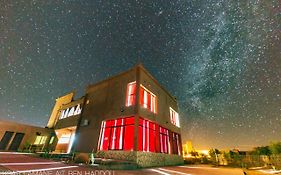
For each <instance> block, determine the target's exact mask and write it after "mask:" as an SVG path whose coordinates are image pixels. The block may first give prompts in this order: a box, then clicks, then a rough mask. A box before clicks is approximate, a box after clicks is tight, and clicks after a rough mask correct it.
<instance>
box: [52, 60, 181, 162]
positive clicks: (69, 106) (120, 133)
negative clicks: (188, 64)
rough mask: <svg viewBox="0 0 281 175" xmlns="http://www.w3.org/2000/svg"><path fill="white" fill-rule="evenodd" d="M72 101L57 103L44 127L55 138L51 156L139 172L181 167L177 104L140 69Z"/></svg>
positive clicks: (95, 86) (67, 98)
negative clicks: (84, 156) (92, 158)
mask: <svg viewBox="0 0 281 175" xmlns="http://www.w3.org/2000/svg"><path fill="white" fill-rule="evenodd" d="M74 95H75V94H74V92H71V93H69V94H66V95H64V96H61V97H59V98H57V99H56V103H55V105H54V107H53V110H52V113H51V116H50V119H49V122H48V124H47V127H48V128H52V129H54V131H55V133H56V136H57V138H56V140H55V143H57V144H56V147H55V148H54V150H55V151H56V152H59V153H70V152H72V151H74V152H79V153H90V152H95V153H96V154H97V156H104V157H106V158H115V159H124V160H130V161H135V162H136V163H139V164H141V165H142V166H155V165H164V164H165V165H168V164H171V165H172V164H177V163H181V162H182V143H181V132H180V119H179V115H178V106H177V102H176V99H175V98H174V97H173V96H171V95H170V94H169V93H168V92H167V91H166V90H165V89H164V88H163V87H162V86H161V85H160V84H159V83H158V81H157V80H156V79H155V78H154V77H153V76H152V75H151V74H150V73H149V72H148V71H147V70H146V69H145V68H144V67H143V66H142V65H137V66H135V67H133V68H132V69H130V70H128V71H126V72H123V73H121V74H118V75H116V76H113V77H111V78H108V79H106V80H103V81H101V82H99V83H97V84H93V85H90V86H88V87H87V88H86V93H85V95H84V96H83V97H81V98H79V99H77V100H74ZM120 155H122V156H120ZM144 158H145V161H144V160H143V159H144ZM148 158H149V159H148ZM147 160H150V161H147ZM160 160H161V161H160Z"/></svg>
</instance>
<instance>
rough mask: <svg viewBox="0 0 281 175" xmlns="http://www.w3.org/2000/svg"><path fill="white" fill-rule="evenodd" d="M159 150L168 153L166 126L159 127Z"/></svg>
mask: <svg viewBox="0 0 281 175" xmlns="http://www.w3.org/2000/svg"><path fill="white" fill-rule="evenodd" d="M159 135H160V152H161V153H170V143H169V131H168V129H166V128H163V127H160V134H159Z"/></svg>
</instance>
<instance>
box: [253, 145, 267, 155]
mask: <svg viewBox="0 0 281 175" xmlns="http://www.w3.org/2000/svg"><path fill="white" fill-rule="evenodd" d="M253 154H255V155H265V156H270V155H271V154H272V152H271V150H270V149H269V146H260V147H256V148H254V151H253Z"/></svg>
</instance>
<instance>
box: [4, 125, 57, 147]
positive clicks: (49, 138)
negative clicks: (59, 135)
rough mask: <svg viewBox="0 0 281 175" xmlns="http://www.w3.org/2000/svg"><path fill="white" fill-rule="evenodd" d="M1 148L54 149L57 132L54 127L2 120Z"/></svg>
mask: <svg viewBox="0 0 281 175" xmlns="http://www.w3.org/2000/svg"><path fill="white" fill-rule="evenodd" d="M0 138H1V140H0V150H2V151H30V152H38V151H46V150H54V149H55V146H56V142H55V140H56V134H55V132H54V130H53V129H48V128H41V127H36V126H30V125H25V124H19V123H15V122H10V121H4V120H0Z"/></svg>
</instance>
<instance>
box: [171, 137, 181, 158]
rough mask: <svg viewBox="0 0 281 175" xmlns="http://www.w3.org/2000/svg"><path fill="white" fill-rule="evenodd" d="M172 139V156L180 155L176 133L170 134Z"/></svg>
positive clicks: (179, 142)
mask: <svg viewBox="0 0 281 175" xmlns="http://www.w3.org/2000/svg"><path fill="white" fill-rule="evenodd" d="M172 138H173V141H172V142H173V154H178V155H180V154H181V147H180V145H181V141H180V135H179V134H177V133H174V132H173V133H172Z"/></svg>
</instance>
